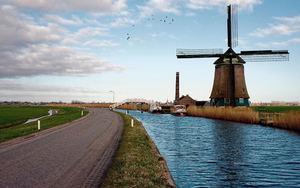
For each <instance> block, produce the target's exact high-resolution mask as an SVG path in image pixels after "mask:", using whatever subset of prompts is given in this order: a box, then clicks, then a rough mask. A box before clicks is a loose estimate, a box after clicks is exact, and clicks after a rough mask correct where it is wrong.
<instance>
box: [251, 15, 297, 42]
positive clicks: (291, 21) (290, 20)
mask: <svg viewBox="0 0 300 188" xmlns="http://www.w3.org/2000/svg"><path fill="white" fill-rule="evenodd" d="M274 19H276V20H279V21H282V22H285V23H280V24H277V25H275V24H269V27H268V28H263V29H262V28H258V29H256V30H255V31H254V32H252V33H250V35H251V36H255V37H265V36H270V35H291V34H293V33H297V32H300V16H296V17H274Z"/></svg>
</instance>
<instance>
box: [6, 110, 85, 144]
mask: <svg viewBox="0 0 300 188" xmlns="http://www.w3.org/2000/svg"><path fill="white" fill-rule="evenodd" d="M50 109H58V110H59V114H58V115H53V116H48V117H44V118H42V119H40V123H41V129H40V130H38V128H37V121H34V122H31V123H27V124H20V123H23V122H25V121H27V119H28V118H36V117H41V116H44V115H48V111H49V110H50ZM82 110H83V109H82V108H74V107H50V106H0V127H1V129H0V143H1V142H4V141H7V140H11V139H14V138H17V137H21V136H26V135H29V134H32V133H36V132H39V131H42V130H45V129H49V128H51V127H54V126H57V125H61V124H64V123H67V122H70V121H73V120H75V119H78V118H80V117H82V116H81V111H82ZM87 114H88V111H87V110H84V115H87Z"/></svg>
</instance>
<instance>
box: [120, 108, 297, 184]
mask: <svg viewBox="0 0 300 188" xmlns="http://www.w3.org/2000/svg"><path fill="white" fill-rule="evenodd" d="M122 112H125V111H122ZM129 115H131V116H133V117H135V118H136V119H138V120H139V121H142V123H143V125H144V127H145V129H146V130H147V132H148V134H149V135H150V137H151V138H152V139H153V141H154V142H155V144H156V145H157V147H158V149H159V151H160V152H161V154H162V155H163V156H164V158H165V159H166V160H167V162H168V167H169V169H170V171H171V174H172V176H173V178H174V180H175V182H176V185H177V186H178V187H300V133H297V132H292V131H287V130H281V129H275V128H271V127H264V126H259V125H251V124H242V123H234V122H226V121H219V120H212V119H206V118H197V117H176V116H172V115H170V114H150V113H147V112H144V113H141V112H140V111H130V112H129Z"/></svg>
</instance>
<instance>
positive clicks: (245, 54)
mask: <svg viewBox="0 0 300 188" xmlns="http://www.w3.org/2000/svg"><path fill="white" fill-rule="evenodd" d="M237 55H239V56H240V57H241V58H242V59H243V60H244V61H246V62H267V61H289V52H288V51H287V50H260V51H241V53H239V54H237Z"/></svg>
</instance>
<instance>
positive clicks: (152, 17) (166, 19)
mask: <svg viewBox="0 0 300 188" xmlns="http://www.w3.org/2000/svg"><path fill="white" fill-rule="evenodd" d="M151 20H155V19H154V16H153V15H151V17H150V18H148V21H151ZM159 21H160V22H163V23H169V24H170V25H172V23H173V22H174V19H170V20H168V16H166V18H163V19H159ZM132 27H134V24H133V25H132ZM129 39H130V35H129V33H127V40H129Z"/></svg>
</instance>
